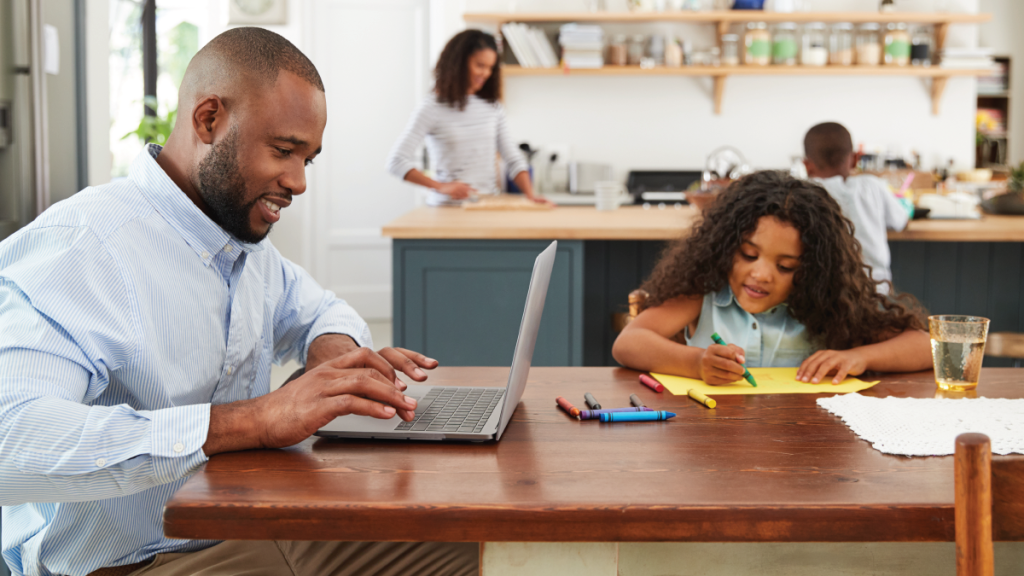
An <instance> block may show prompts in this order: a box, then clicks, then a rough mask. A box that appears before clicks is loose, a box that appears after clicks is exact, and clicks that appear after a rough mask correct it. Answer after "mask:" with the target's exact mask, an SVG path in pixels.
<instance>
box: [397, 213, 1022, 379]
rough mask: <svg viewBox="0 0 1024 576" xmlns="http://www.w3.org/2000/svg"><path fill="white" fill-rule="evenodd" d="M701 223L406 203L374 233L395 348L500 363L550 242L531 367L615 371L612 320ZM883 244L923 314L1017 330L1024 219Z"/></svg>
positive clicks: (943, 228) (923, 226) (927, 226)
mask: <svg viewBox="0 0 1024 576" xmlns="http://www.w3.org/2000/svg"><path fill="white" fill-rule="evenodd" d="M699 218H700V215H699V212H698V211H697V210H696V209H694V208H692V207H689V206H680V207H678V208H675V207H673V206H666V207H665V208H663V209H659V208H658V207H651V208H649V209H644V208H642V207H640V206H627V207H623V208H620V209H619V210H615V211H609V212H599V211H597V210H595V209H593V208H590V207H560V208H557V209H555V210H549V211H528V212H526V211H524V212H518V211H466V210H462V209H460V208H418V209H416V210H413V211H411V212H409V213H408V214H405V215H404V216H401V217H399V218H397V219H396V220H394V221H392V222H391V223H389V224H388V225H386V226H385V227H384V228H383V234H384V236H387V237H390V238H392V239H393V251H392V258H393V270H394V277H393V281H392V286H393V295H392V297H393V301H394V309H393V318H394V319H393V326H394V336H393V338H394V343H395V345H396V346H405V347H409V348H413V349H417V350H420V351H423V352H424V353H426V354H428V355H430V356H432V357H435V358H439V359H442V358H443V359H444V363H445V364H446V365H449V366H452V365H456V366H459V365H461V366H474V365H475V366H494V365H497V366H502V365H505V366H507V365H509V363H510V362H511V360H512V350H513V348H514V346H515V338H516V334H517V331H518V328H519V322H520V320H521V317H522V310H523V303H524V302H525V299H526V290H527V287H528V285H529V277H530V272H531V270H532V267H533V259H534V258H535V257H536V255H537V254H538V253H539V252H540V251H541V250H542V249H543V248H544V246H546V245H547V244H548V243H549V242H550V241H552V240H558V258H557V259H556V261H555V271H554V273H553V274H552V279H551V286H550V288H549V292H548V299H547V304H546V306H545V309H544V319H543V321H542V324H541V333H540V336H539V338H538V342H537V349H536V352H535V355H534V363H535V364H536V365H540V366H581V365H582V366H608V365H614V364H615V362H614V360H613V359H612V357H611V346H612V342H613V341H614V339H615V332H614V331H613V329H612V315H613V314H615V313H621V312H623V311H625V310H626V297H627V295H628V294H629V292H630V291H631V290H633V289H634V288H636V287H637V286H639V285H640V283H641V282H642V281H643V279H644V278H645V277H646V276H647V275H648V274H649V273H650V271H651V268H652V267H653V266H654V263H655V261H656V260H657V258H658V255H659V253H660V252H661V250H662V248H663V247H664V245H665V242H667V241H670V240H673V239H676V238H680V237H683V236H685V235H686V234H688V233H689V232H690V230H691V229H692V228H693V226H694V224H695V223H696V222H698V220H699ZM889 246H890V248H891V250H892V272H893V282H894V284H895V285H896V287H897V289H898V290H900V291H903V292H909V293H911V294H914V295H915V296H917V297H918V298H919V299H920V300H921V302H922V303H923V304H924V305H925V307H926V308H927V309H928V310H929V311H930V312H932V313H942V314H974V315H979V316H985V317H987V318H991V319H992V325H991V331H993V332H996V331H1012V332H1024V295H1022V290H1024V273H1022V270H1024V217H1014V216H985V217H984V218H982V219H980V220H915V221H912V222H910V224H909V225H908V226H907V229H906V230H904V231H902V232H897V233H890V234H889ZM986 365H987V366H989V365H990V366H1003V365H1009V363H1008V362H1007V361H1003V360H1000V359H992V358H989V359H986Z"/></svg>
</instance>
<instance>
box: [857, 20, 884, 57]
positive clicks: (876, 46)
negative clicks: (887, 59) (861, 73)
mask: <svg viewBox="0 0 1024 576" xmlns="http://www.w3.org/2000/svg"><path fill="white" fill-rule="evenodd" d="M880 29H881V27H880V26H879V25H878V24H875V23H874V22H868V23H867V24H861V25H860V28H858V29H857V65H858V66H878V65H879V64H880V63H881V62H882V43H881V39H880V38H879V37H878V32H879V30H880Z"/></svg>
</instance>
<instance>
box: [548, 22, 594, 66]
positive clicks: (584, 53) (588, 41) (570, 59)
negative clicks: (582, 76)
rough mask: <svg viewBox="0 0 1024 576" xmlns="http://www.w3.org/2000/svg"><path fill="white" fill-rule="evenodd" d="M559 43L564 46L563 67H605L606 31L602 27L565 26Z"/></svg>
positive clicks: (562, 28)
mask: <svg viewBox="0 0 1024 576" xmlns="http://www.w3.org/2000/svg"><path fill="white" fill-rule="evenodd" d="M558 43H559V44H561V45H562V66H564V67H566V68H600V67H602V66H604V30H602V29H601V27H600V26H592V25H590V26H588V25H581V24H565V25H564V26H562V27H561V29H559V32H558Z"/></svg>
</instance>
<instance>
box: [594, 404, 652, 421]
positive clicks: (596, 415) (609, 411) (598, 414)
mask: <svg viewBox="0 0 1024 576" xmlns="http://www.w3.org/2000/svg"><path fill="white" fill-rule="evenodd" d="M614 412H653V410H651V409H650V408H648V407H646V406H644V407H643V408H604V409H601V410H580V420H597V419H598V418H600V417H601V414H612V413H614Z"/></svg>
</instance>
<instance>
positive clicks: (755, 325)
mask: <svg viewBox="0 0 1024 576" xmlns="http://www.w3.org/2000/svg"><path fill="white" fill-rule="evenodd" d="M752 328H753V329H754V330H757V322H754V325H753V326H752Z"/></svg>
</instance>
